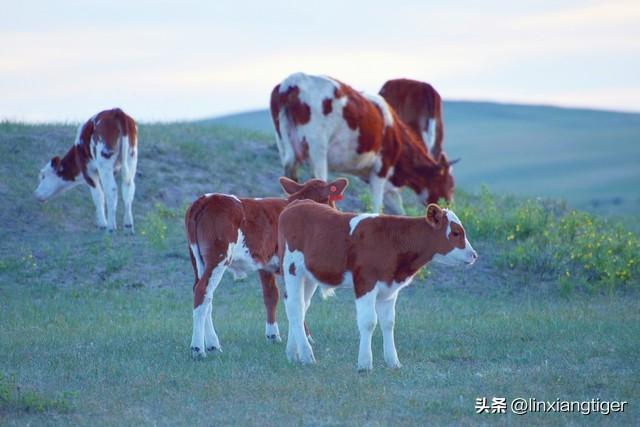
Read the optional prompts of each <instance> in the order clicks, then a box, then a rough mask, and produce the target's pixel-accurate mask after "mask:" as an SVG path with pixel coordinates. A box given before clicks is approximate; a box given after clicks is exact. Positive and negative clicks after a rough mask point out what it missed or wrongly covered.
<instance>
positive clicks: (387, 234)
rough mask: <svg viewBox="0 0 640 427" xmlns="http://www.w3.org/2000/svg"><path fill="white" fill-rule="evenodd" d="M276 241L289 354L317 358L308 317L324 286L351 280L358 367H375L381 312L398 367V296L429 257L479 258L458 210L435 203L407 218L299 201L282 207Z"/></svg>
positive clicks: (392, 362)
mask: <svg viewBox="0 0 640 427" xmlns="http://www.w3.org/2000/svg"><path fill="white" fill-rule="evenodd" d="M278 248H279V253H280V260H281V262H282V267H281V269H282V271H283V274H284V281H285V287H286V292H287V298H286V300H285V307H286V312H287V317H288V319H289V336H288V340H287V357H288V358H289V360H291V361H293V360H299V361H301V362H303V363H314V362H315V357H314V355H313V350H312V349H311V345H310V343H309V341H308V340H307V338H306V336H305V334H304V328H303V325H304V321H305V316H306V312H307V310H308V308H309V304H310V301H311V297H312V296H313V294H314V292H315V291H316V289H317V288H318V286H320V287H321V290H322V291H323V292H325V293H326V291H327V290H331V289H333V288H335V287H337V286H340V285H353V288H354V292H355V297H356V312H357V318H358V329H359V330H360V350H359V353H358V369H360V370H370V369H372V367H373V357H372V353H371V337H372V334H373V331H374V329H375V327H376V324H377V322H378V319H380V326H381V327H382V336H383V339H384V359H385V362H386V363H387V365H388V366H390V367H400V361H399V359H398V354H397V351H396V347H395V342H394V335H393V330H394V323H395V306H396V299H397V297H398V292H399V291H400V290H401V289H402V288H404V287H405V286H407V285H409V283H411V280H412V279H413V277H414V275H415V274H416V273H417V272H418V270H420V269H421V268H422V267H423V266H424V265H425V264H427V263H428V262H430V261H436V262H441V263H444V264H447V265H472V264H473V263H474V262H475V261H476V259H477V258H478V255H477V253H476V251H475V250H474V249H473V248H472V247H471V244H470V243H469V240H468V239H467V238H466V236H465V231H464V228H463V227H462V224H461V222H460V220H459V219H458V217H457V216H456V215H455V214H454V213H453V212H452V211H449V210H446V209H441V208H440V207H439V206H438V205H435V204H431V205H429V206H428V207H427V209H426V215H425V217H418V218H409V217H402V216H390V215H371V214H360V215H358V214H355V213H342V212H338V211H335V210H332V209H328V208H326V207H324V206H321V205H318V204H316V203H313V202H308V201H299V202H294V203H292V204H291V205H289V206H288V207H287V208H286V209H285V210H284V211H283V212H282V214H281V215H280V220H279V226H278Z"/></svg>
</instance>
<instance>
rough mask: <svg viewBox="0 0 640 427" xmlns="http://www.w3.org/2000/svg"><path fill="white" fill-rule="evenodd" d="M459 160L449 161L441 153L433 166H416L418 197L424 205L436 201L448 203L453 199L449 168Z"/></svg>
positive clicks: (452, 182)
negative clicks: (442, 200)
mask: <svg viewBox="0 0 640 427" xmlns="http://www.w3.org/2000/svg"><path fill="white" fill-rule="evenodd" d="M459 161H460V159H456V160H453V161H451V162H450V161H449V159H448V158H447V155H446V154H444V153H442V155H441V156H440V158H439V159H438V161H437V162H435V164H430V165H423V166H418V167H417V168H416V171H417V173H418V177H417V180H418V183H417V187H418V191H417V193H418V197H419V198H420V201H421V202H422V203H423V204H424V205H428V204H429V203H437V202H438V200H440V199H441V198H442V199H445V200H446V201H447V202H450V201H451V200H452V199H453V190H454V188H455V181H454V179H453V175H452V171H453V168H452V167H451V166H452V165H454V164H455V163H458V162H459Z"/></svg>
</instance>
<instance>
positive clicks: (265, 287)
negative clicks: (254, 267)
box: [258, 270, 282, 343]
mask: <svg viewBox="0 0 640 427" xmlns="http://www.w3.org/2000/svg"><path fill="white" fill-rule="evenodd" d="M258 273H259V274H260V284H261V285H262V299H263V301H264V308H265V310H266V312H267V322H266V324H265V328H264V329H265V335H266V337H267V341H269V342H274V343H275V342H281V341H282V338H280V330H279V329H278V322H277V321H276V307H277V305H278V287H277V286H276V277H275V275H274V274H273V273H271V272H269V271H265V270H260V271H258Z"/></svg>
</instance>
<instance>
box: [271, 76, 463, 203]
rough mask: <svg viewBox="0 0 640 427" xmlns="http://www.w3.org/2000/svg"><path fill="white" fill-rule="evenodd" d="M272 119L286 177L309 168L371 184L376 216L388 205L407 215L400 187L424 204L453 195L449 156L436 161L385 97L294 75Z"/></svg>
mask: <svg viewBox="0 0 640 427" xmlns="http://www.w3.org/2000/svg"><path fill="white" fill-rule="evenodd" d="M270 109H271V118H272V121H273V124H274V128H275V131H276V141H277V144H278V151H279V153H280V159H281V161H282V165H283V167H284V173H285V175H286V176H287V177H289V178H291V179H294V180H297V168H298V166H299V165H300V164H302V163H303V162H306V161H308V162H309V163H310V165H311V171H312V173H313V176H315V177H316V178H319V179H327V173H328V171H334V172H339V173H348V174H352V175H355V176H357V177H359V178H361V179H363V180H364V181H366V182H367V183H368V184H369V188H370V190H371V196H372V204H373V210H374V211H375V212H379V211H380V209H381V208H382V205H383V202H384V203H385V205H386V206H387V207H388V209H389V211H390V212H391V213H403V212H404V209H403V206H402V198H401V196H400V192H399V190H400V189H401V187H405V186H406V187H409V188H411V189H412V190H413V191H414V192H415V193H416V195H417V196H418V198H419V199H420V201H421V202H423V204H425V205H426V204H428V203H436V202H438V200H439V199H440V198H444V199H446V200H447V201H449V200H451V198H452V197H453V190H454V187H455V184H454V179H453V176H452V175H451V168H450V166H451V165H452V164H453V163H455V161H453V162H449V160H448V159H447V156H446V155H445V154H442V155H441V156H439V157H438V158H437V159H434V157H433V156H432V155H431V154H430V153H429V152H428V150H427V148H426V146H425V144H424V143H423V142H422V141H421V139H420V137H419V136H418V135H417V134H416V133H415V132H414V131H413V130H412V129H411V128H410V127H409V126H408V125H407V124H406V123H404V122H403V121H402V119H401V118H400V117H399V116H398V115H397V114H396V112H395V111H394V109H393V108H392V107H390V106H389V105H388V104H387V102H386V101H385V100H384V98H383V97H381V96H378V95H371V94H366V93H362V92H358V91H356V90H355V89H353V88H352V87H350V86H349V85H347V84H345V83H342V82H340V81H338V80H336V79H333V78H329V77H324V76H313V75H308V74H304V73H295V74H292V75H290V76H289V77H287V78H286V79H284V80H283V81H282V82H281V83H280V84H279V85H277V86H276V87H275V88H274V89H273V91H272V92H271V104H270Z"/></svg>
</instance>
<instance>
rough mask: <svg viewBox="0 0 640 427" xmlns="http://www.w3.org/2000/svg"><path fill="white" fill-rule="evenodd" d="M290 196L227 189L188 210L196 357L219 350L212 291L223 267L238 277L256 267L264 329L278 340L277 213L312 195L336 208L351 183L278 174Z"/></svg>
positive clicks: (187, 223)
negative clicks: (254, 194)
mask: <svg viewBox="0 0 640 427" xmlns="http://www.w3.org/2000/svg"><path fill="white" fill-rule="evenodd" d="M280 184H281V185H282V188H283V189H284V191H285V192H286V193H287V195H288V198H286V199H279V198H267V199H260V198H256V199H249V198H238V197H236V196H233V195H229V194H216V193H214V194H207V195H204V196H201V197H200V198H198V199H197V200H196V201H195V202H193V204H192V205H191V206H190V207H189V209H188V210H187V212H186V215H185V227H186V230H187V240H188V241H189V254H190V256H191V264H192V265H193V272H194V275H195V282H194V285H193V336H192V339H191V352H192V356H193V357H194V358H199V357H205V356H206V352H205V349H206V351H213V350H220V351H222V350H221V347H220V341H219V340H218V335H217V334H216V331H215V329H214V327H213V321H212V318H211V310H212V298H213V292H214V291H215V290H216V288H217V287H218V284H219V283H220V280H221V279H222V276H223V275H224V272H225V270H227V269H229V270H230V271H231V272H232V273H233V274H234V276H235V277H240V276H246V273H247V272H252V271H257V272H258V273H259V275H260V282H261V284H262V292H263V298H264V305H265V308H266V311H267V322H266V327H265V331H266V335H267V339H268V340H271V341H280V332H279V330H278V323H277V322H276V305H277V304H278V288H277V287H276V283H275V277H274V271H275V270H277V268H278V266H279V263H278V258H277V236H278V216H279V215H280V212H282V210H283V209H284V208H285V207H286V206H287V205H288V204H289V203H291V202H292V201H294V200H300V199H310V200H314V201H316V202H319V203H325V204H328V205H329V206H331V207H332V208H335V202H336V201H337V200H340V199H342V193H343V192H344V190H345V188H346V187H347V185H348V181H347V180H346V179H345V178H339V179H336V180H335V181H333V182H331V183H329V184H327V183H326V182H324V181H321V180H319V179H312V180H310V181H307V182H306V183H304V184H298V183H297V182H295V181H291V180H290V179H287V178H284V177H282V178H280Z"/></svg>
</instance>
